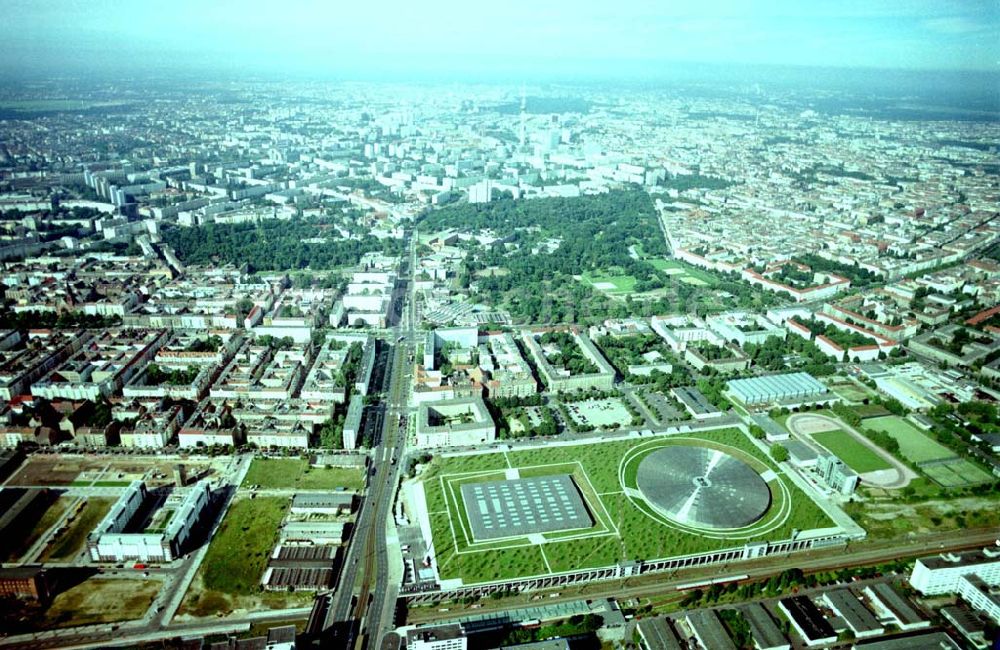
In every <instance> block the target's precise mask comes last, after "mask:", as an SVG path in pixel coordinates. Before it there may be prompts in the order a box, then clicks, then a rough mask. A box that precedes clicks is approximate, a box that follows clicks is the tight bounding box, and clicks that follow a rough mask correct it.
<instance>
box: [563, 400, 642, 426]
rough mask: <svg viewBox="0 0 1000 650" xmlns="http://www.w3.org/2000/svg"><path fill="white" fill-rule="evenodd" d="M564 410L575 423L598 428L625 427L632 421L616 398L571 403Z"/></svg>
mask: <svg viewBox="0 0 1000 650" xmlns="http://www.w3.org/2000/svg"><path fill="white" fill-rule="evenodd" d="M566 409H567V410H568V411H569V414H570V417H571V418H573V421H574V422H575V423H577V424H589V425H590V426H593V427H598V428H600V427H604V426H610V425H618V426H626V425H628V424H629V423H630V422H631V421H632V415H631V414H630V413H629V412H628V409H626V408H625V405H624V404H622V401H621V400H620V399H618V398H617V397H612V398H608V399H588V400H584V401H582V402H573V403H571V404H567V405H566Z"/></svg>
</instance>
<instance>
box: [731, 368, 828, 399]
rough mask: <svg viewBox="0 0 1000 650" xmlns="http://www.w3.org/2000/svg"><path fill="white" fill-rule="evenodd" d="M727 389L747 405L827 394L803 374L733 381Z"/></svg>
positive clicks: (810, 377) (808, 375)
mask: <svg viewBox="0 0 1000 650" xmlns="http://www.w3.org/2000/svg"><path fill="white" fill-rule="evenodd" d="M727 387H728V388H729V390H730V391H731V392H732V393H733V394H734V395H735V396H736V397H738V398H739V399H740V400H741V401H742V402H744V403H748V404H752V403H756V402H760V401H764V400H767V401H771V400H775V399H783V398H785V397H795V396H805V395H819V394H822V393H826V392H827V388H826V386H824V385H823V384H822V383H820V382H819V381H818V380H817V379H816V378H814V377H813V376H812V375H810V374H808V373H805V372H789V373H784V374H780V375H765V376H763V377H749V378H747V379H733V380H730V381H729V383H728V384H727Z"/></svg>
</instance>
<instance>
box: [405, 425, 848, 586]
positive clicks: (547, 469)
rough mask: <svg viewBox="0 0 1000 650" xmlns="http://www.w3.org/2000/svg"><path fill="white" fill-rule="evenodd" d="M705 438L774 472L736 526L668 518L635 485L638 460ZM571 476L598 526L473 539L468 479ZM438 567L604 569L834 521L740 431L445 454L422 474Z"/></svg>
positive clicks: (512, 571) (470, 570)
mask: <svg viewBox="0 0 1000 650" xmlns="http://www.w3.org/2000/svg"><path fill="white" fill-rule="evenodd" d="M678 444H689V445H690V444H701V445H705V446H709V447H716V448H719V449H723V450H725V451H727V453H731V454H733V455H737V456H739V457H740V458H741V459H742V460H744V461H745V462H747V463H749V464H751V465H752V466H754V467H755V468H756V469H757V470H758V472H761V473H762V475H764V476H766V477H767V480H768V486H769V488H770V489H771V493H772V504H771V508H770V510H769V511H768V512H767V513H766V514H765V515H764V516H763V517H762V518H761V519H760V520H758V521H757V522H755V523H754V524H752V525H751V526H748V527H747V528H745V529H738V530H728V531H720V530H711V531H705V530H692V529H690V528H687V529H686V528H684V527H683V526H681V525H678V524H673V523H671V522H669V521H664V520H663V519H662V517H659V516H657V514H656V513H655V512H652V511H651V508H650V507H649V506H648V504H645V502H644V501H643V500H642V497H641V495H640V494H639V493H638V490H637V489H636V488H635V471H636V467H637V464H638V461H641V459H642V458H644V457H645V456H646V455H647V454H648V453H651V452H652V451H654V450H656V449H658V448H660V447H662V446H666V445H678ZM555 474H569V475H570V476H572V478H573V480H574V483H575V484H576V485H577V487H578V488H579V490H580V493H581V495H582V497H583V500H584V503H585V504H586V506H587V509H588V510H589V512H590V514H591V517H592V518H593V520H594V525H593V526H592V527H591V528H589V529H584V530H564V531H557V532H550V533H539V534H533V535H526V536H522V537H510V538H503V539H499V540H492V541H489V542H483V541H479V542H477V541H476V540H475V539H473V537H472V535H471V532H470V529H469V523H468V517H467V515H466V513H465V507H464V502H463V500H462V496H461V486H462V485H463V484H466V483H478V482H487V481H498V480H504V479H510V478H515V477H519V478H524V477H528V476H545V475H555ZM422 485H423V490H424V496H425V499H426V507H427V512H428V517H429V523H430V527H431V533H432V537H433V542H434V554H435V558H436V561H437V568H438V572H439V574H440V576H441V578H442V579H443V580H456V579H460V580H461V581H462V582H463V583H464V584H474V583H481V582H490V581H496V580H502V579H509V578H516V577H529V576H539V575H546V574H551V573H559V572H565V571H572V570H577V569H584V568H588V567H595V568H596V567H606V566H611V565H613V564H615V563H617V562H620V561H623V560H628V559H646V560H652V559H657V558H667V557H676V556H683V555H689V554H693V553H700V552H707V551H712V550H717V549H724V548H736V547H741V546H742V545H743V544H744V543H745V542H746V541H749V540H754V539H771V540H777V539H787V538H788V537H789V536H790V535H791V532H792V530H793V529H799V530H803V531H805V530H811V529H815V528H826V527H830V526H832V525H833V523H832V522H831V521H830V520H829V518H828V517H827V516H826V514H825V513H824V512H823V511H822V510H821V509H820V508H819V506H817V505H816V504H815V503H814V502H813V501H812V500H811V499H809V497H807V496H806V495H805V494H804V493H803V492H801V491H800V490H798V489H797V488H796V487H795V486H794V485H793V484H792V483H791V482H790V481H789V480H788V479H786V478H785V477H783V476H782V475H781V474H780V470H778V469H777V468H776V467H775V466H774V465H773V464H772V463H771V461H770V460H769V459H768V458H767V457H766V456H765V455H764V454H763V453H761V452H760V451H759V450H757V448H756V447H755V446H754V445H753V443H752V442H751V441H750V440H749V439H748V438H747V437H746V436H745V435H744V434H743V433H742V432H740V431H739V430H737V429H725V430H719V431H711V432H701V433H692V434H684V435H677V436H656V437H651V438H650V437H647V438H633V439H629V440H615V441H610V442H594V441H591V442H589V443H584V444H578V445H561V446H558V447H557V446H552V447H546V448H542V449H532V450H525V451H513V452H488V453H482V454H472V455H454V456H440V457H437V458H435V459H434V461H433V462H432V464H431V466H430V467H429V468H428V470H427V472H425V473H424V475H423V477H422Z"/></svg>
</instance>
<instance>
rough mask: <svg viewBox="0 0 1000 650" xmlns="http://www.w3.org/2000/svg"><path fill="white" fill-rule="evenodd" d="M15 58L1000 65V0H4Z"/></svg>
mask: <svg viewBox="0 0 1000 650" xmlns="http://www.w3.org/2000/svg"><path fill="white" fill-rule="evenodd" d="M0 5H2V7H3V15H4V19H3V20H2V21H0V54H2V56H0V66H3V67H5V68H6V69H7V70H8V71H10V70H16V71H19V72H21V73H22V74H28V75H30V74H31V73H32V72H33V71H38V72H40V73H42V72H44V73H50V72H52V71H53V70H66V71H71V72H75V71H79V70H91V69H92V70H95V71H97V70H101V69H113V70H139V69H142V68H148V69H162V68H164V67H180V68H190V69H211V68H216V69H220V70H259V71H261V72H268V73H269V72H274V71H280V70H289V71H295V72H299V73H303V74H320V75H323V74H327V75H331V76H337V75H346V76H356V75H364V74H366V73H379V72H381V73H399V74H404V75H405V74H427V75H433V74H447V73H449V72H454V73H457V74H473V75H483V76H489V75H519V74H521V75H524V74H536V75H544V74H546V73H551V74H554V75H559V74H575V75H578V76H579V75H585V74H587V73H588V72H593V73H595V74H605V75H606V74H614V73H616V72H620V73H622V74H629V73H633V72H634V73H639V74H642V73H649V72H650V71H655V70H658V69H664V68H665V67H669V66H671V65H675V64H677V65H681V64H685V63H690V62H698V63H707V64H722V65H731V64H754V65H756V64H765V65H794V66H828V67H845V68H858V67H860V68H890V69H909V70H930V69H933V70H980V71H990V72H1000V0H832V1H831V0H771V1H767V2H762V1H746V0H744V1H742V2H737V1H732V0H729V1H725V0H695V1H678V0H501V1H498V2H479V1H477V0H436V1H431V2H420V1H414V0H350V1H345V0H277V1H275V0H169V1H162V0H0Z"/></svg>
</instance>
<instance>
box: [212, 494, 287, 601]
mask: <svg viewBox="0 0 1000 650" xmlns="http://www.w3.org/2000/svg"><path fill="white" fill-rule="evenodd" d="M290 503H291V502H290V501H289V500H288V499H286V498H284V497H260V498H257V499H241V500H238V501H236V502H234V503H233V505H232V507H230V508H229V512H228V513H226V518H225V520H223V522H222V526H220V527H219V532H218V533H216V535H215V537H214V538H213V539H212V542H211V544H210V545H209V547H208V553H207V554H206V555H205V561H204V562H202V565H201V571H202V572H203V573H204V578H205V586H206V587H207V588H208V589H214V590H216V591H221V592H224V593H227V594H249V593H253V592H255V591H258V590H259V589H260V579H261V576H263V575H264V569H265V567H266V566H267V559H268V557H269V556H270V553H271V549H272V548H273V547H274V543H275V541H276V540H277V536H278V528H279V527H280V526H281V520H282V519H284V517H285V513H286V512H288V507H289V505H290Z"/></svg>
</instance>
